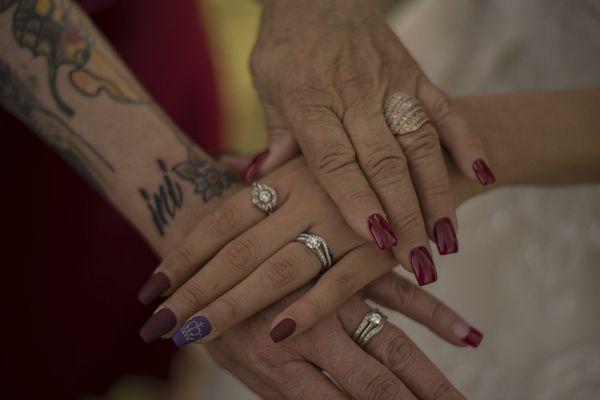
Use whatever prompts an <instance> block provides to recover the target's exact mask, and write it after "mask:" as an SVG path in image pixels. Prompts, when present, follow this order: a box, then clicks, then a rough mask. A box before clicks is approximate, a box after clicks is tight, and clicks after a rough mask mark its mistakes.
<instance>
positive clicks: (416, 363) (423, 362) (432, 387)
mask: <svg viewBox="0 0 600 400" xmlns="http://www.w3.org/2000/svg"><path fill="white" fill-rule="evenodd" d="M359 303H360V304H359ZM369 311H370V308H369V306H367V305H366V304H365V303H364V302H356V303H353V304H352V306H351V307H347V308H344V309H341V310H340V313H339V314H340V320H341V322H342V325H344V327H345V329H346V331H347V332H348V334H349V335H352V334H353V333H354V330H355V329H356V328H357V327H358V325H359V324H360V321H361V319H362V317H363V316H364V315H366V314H367V313H368V312H369ZM364 350H365V351H366V352H367V353H369V354H370V355H372V356H373V357H374V358H375V359H377V360H379V361H380V362H381V363H382V364H383V365H385V366H386V367H387V368H389V369H390V370H391V371H392V372H393V373H394V374H395V375H396V376H397V377H398V378H399V379H400V380H401V381H402V382H404V384H405V385H406V386H407V387H408V388H409V389H410V391H411V392H412V393H413V394H414V395H415V396H416V397H417V398H419V399H439V398H444V399H464V397H463V396H462V395H461V394H460V392H459V391H458V390H457V389H456V388H454V386H452V384H451V383H450V382H449V381H448V380H447V379H446V377H445V376H444V375H443V374H442V373H441V372H440V370H439V369H438V368H437V367H436V366H435V365H434V364H433V363H432V362H431V361H430V360H429V359H428V358H427V357H426V356H425V354H423V352H421V350H420V349H419V348H418V347H417V346H416V345H415V344H414V343H413V342H412V341H411V340H410V339H409V338H408V337H407V336H406V335H405V334H404V332H402V331H401V330H400V329H398V328H396V327H395V326H394V325H392V324H391V323H388V322H386V323H385V324H384V326H383V328H382V329H381V331H380V332H379V333H378V334H376V335H375V336H374V337H373V338H372V339H371V340H370V341H369V342H368V343H367V345H366V346H365V348H364Z"/></svg>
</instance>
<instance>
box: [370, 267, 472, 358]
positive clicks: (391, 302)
mask: <svg viewBox="0 0 600 400" xmlns="http://www.w3.org/2000/svg"><path fill="white" fill-rule="evenodd" d="M365 295H366V297H367V298H368V299H370V300H373V301H375V302H377V303H378V304H381V305H382V306H384V307H387V308H390V309H393V310H396V311H398V312H400V313H401V314H404V315H406V316H407V317H409V318H411V319H413V320H415V321H417V322H419V323H420V324H422V325H424V326H426V327H428V328H429V329H431V330H432V331H433V332H435V333H436V334H437V335H438V336H440V337H441V338H443V339H445V340H447V341H448V342H450V343H452V344H454V345H457V346H465V345H469V346H471V347H477V346H479V344H480V343H481V340H482V339H483V335H482V334H481V332H479V331H478V330H477V329H475V328H473V327H472V326H470V325H469V324H468V323H467V322H466V321H465V320H464V319H463V318H462V317H461V316H460V315H458V314H457V313H456V312H454V310H452V309H451V308H450V307H448V306H447V305H446V304H444V303H443V302H441V301H440V300H438V299H437V298H435V297H434V296H432V295H431V294H430V293H428V292H427V291H425V290H423V289H421V288H419V287H417V286H415V285H414V284H412V283H411V282H409V281H408V280H407V279H404V278H403V277H401V276H400V275H398V274H396V273H394V272H390V273H388V274H386V275H384V276H382V277H380V278H378V279H376V280H375V281H373V282H372V283H371V284H369V286H367V288H366V289H365Z"/></svg>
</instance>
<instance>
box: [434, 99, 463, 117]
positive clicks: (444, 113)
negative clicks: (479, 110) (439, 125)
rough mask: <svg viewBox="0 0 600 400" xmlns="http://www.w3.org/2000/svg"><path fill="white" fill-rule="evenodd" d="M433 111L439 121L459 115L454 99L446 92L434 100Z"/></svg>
mask: <svg viewBox="0 0 600 400" xmlns="http://www.w3.org/2000/svg"><path fill="white" fill-rule="evenodd" d="M432 113H433V115H434V116H435V119H436V120H437V121H448V120H450V119H451V118H453V117H454V116H455V115H457V112H456V108H455V107H454V104H453V102H452V100H451V99H450V98H449V97H448V96H447V95H446V94H440V95H439V96H438V97H437V99H436V100H435V101H434V103H433V108H432Z"/></svg>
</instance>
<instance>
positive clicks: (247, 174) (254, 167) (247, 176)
mask: <svg viewBox="0 0 600 400" xmlns="http://www.w3.org/2000/svg"><path fill="white" fill-rule="evenodd" d="M268 155H269V150H265V151H263V152H262V153H260V154H259V155H257V156H256V157H254V159H253V160H252V162H251V163H250V165H248V167H246V169H245V170H244V173H243V174H242V178H243V179H244V182H250V181H252V180H253V179H254V178H255V177H256V175H258V170H259V169H260V166H261V165H262V163H263V162H264V161H265V158H267V156H268Z"/></svg>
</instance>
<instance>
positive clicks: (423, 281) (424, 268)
mask: <svg viewBox="0 0 600 400" xmlns="http://www.w3.org/2000/svg"><path fill="white" fill-rule="evenodd" d="M410 263H411V264H412V268H413V272H414V273H415V277H416V278H417V282H419V285H420V286H423V285H427V284H430V283H432V282H435V281H437V271H436V270H435V265H434V264H433V259H432V258H431V255H430V254H429V251H427V249H426V248H425V247H423V246H419V247H415V248H414V249H412V251H411V252H410Z"/></svg>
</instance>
